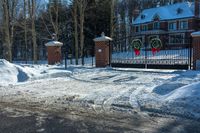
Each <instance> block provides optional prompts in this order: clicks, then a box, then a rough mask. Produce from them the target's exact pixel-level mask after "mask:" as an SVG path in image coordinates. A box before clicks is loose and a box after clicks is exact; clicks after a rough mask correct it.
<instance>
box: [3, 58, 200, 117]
mask: <svg viewBox="0 0 200 133" xmlns="http://www.w3.org/2000/svg"><path fill="white" fill-rule="evenodd" d="M0 99H1V101H2V102H13V101H16V100H17V101H20V100H21V102H24V103H31V102H33V103H38V104H39V103H45V105H60V106H61V107H62V106H63V107H69V106H76V107H77V108H79V107H82V108H85V109H91V110H94V111H96V112H102V111H106V112H109V111H112V110H121V111H132V110H134V111H145V112H151V113H162V114H170V115H176V116H181V117H189V118H195V119H199V118H200V72H199V71H191V70H188V71H180V70H179V71H176V70H146V69H116V68H94V67H92V66H87V67H83V66H73V65H71V66H68V68H67V69H66V70H65V69H64V66H63V65H52V66H49V65H31V64H12V63H9V62H8V61H6V60H0Z"/></svg>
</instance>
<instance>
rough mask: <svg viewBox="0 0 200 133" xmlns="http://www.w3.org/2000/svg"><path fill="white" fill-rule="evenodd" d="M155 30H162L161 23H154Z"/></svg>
mask: <svg viewBox="0 0 200 133" xmlns="http://www.w3.org/2000/svg"><path fill="white" fill-rule="evenodd" d="M153 29H154V30H158V29H160V23H159V22H154V23H153Z"/></svg>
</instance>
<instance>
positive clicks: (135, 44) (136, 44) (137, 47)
mask: <svg viewBox="0 0 200 133" xmlns="http://www.w3.org/2000/svg"><path fill="white" fill-rule="evenodd" d="M131 45H132V48H133V51H134V53H135V55H136V56H139V55H140V49H141V48H142V42H141V40H140V39H134V40H133V41H132V43H131Z"/></svg>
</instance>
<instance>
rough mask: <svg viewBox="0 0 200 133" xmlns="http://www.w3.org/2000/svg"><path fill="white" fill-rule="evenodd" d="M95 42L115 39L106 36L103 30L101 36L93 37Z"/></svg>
mask: <svg viewBox="0 0 200 133" xmlns="http://www.w3.org/2000/svg"><path fill="white" fill-rule="evenodd" d="M93 40H94V41H95V42H103V41H112V40H113V39H112V38H110V37H107V36H105V33H104V32H102V33H101V37H97V38H95V39H93Z"/></svg>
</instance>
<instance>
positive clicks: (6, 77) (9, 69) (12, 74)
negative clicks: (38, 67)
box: [0, 59, 29, 85]
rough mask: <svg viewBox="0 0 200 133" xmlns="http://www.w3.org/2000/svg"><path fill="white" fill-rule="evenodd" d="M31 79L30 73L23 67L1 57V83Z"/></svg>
mask: <svg viewBox="0 0 200 133" xmlns="http://www.w3.org/2000/svg"><path fill="white" fill-rule="evenodd" d="M28 79H29V74H28V73H27V72H25V71H24V70H23V68H22V67H20V66H18V65H14V64H11V63H9V62H8V61H6V60H4V59H0V85H7V84H13V83H17V82H24V81H27V80H28Z"/></svg>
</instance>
